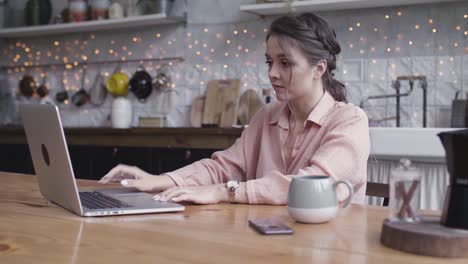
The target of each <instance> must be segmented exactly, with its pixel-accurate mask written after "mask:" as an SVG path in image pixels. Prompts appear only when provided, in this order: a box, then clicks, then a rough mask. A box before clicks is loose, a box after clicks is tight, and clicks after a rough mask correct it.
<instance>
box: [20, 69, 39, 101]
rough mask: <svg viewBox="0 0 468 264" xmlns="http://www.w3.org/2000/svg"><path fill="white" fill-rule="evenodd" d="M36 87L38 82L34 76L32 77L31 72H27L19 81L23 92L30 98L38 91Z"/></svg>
mask: <svg viewBox="0 0 468 264" xmlns="http://www.w3.org/2000/svg"><path fill="white" fill-rule="evenodd" d="M36 89H37V84H36V81H35V80H34V77H32V76H31V75H29V74H25V75H24V76H23V78H22V79H21V80H20V82H19V90H20V92H21V94H22V95H23V96H25V97H28V98H30V97H32V96H33V95H34V94H35V93H36Z"/></svg>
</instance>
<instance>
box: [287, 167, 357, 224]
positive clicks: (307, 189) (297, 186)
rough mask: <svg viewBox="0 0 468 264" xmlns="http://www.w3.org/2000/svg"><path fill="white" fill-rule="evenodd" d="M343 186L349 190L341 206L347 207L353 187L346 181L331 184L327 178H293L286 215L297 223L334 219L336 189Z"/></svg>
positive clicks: (336, 207) (336, 201)
mask: <svg viewBox="0 0 468 264" xmlns="http://www.w3.org/2000/svg"><path fill="white" fill-rule="evenodd" d="M338 184H344V185H345V186H346V187H348V189H349V196H348V198H346V200H345V201H344V204H343V208H344V207H346V206H348V204H349V202H350V201H351V198H352V197H353V193H354V192H353V186H352V184H351V183H350V182H349V181H347V180H339V181H336V182H333V180H332V179H331V178H330V177H328V176H299V177H294V178H293V179H292V180H291V184H290V185H289V192H288V213H289V215H290V216H291V217H292V218H293V219H295V220H296V221H298V222H302V223H325V222H328V221H330V220H331V219H333V218H335V217H336V215H337V213H338V198H337V197H336V187H337V186H338Z"/></svg>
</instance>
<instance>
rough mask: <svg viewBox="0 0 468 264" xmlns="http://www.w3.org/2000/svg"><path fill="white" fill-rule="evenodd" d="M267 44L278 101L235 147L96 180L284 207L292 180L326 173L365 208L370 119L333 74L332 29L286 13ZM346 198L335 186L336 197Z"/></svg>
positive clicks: (174, 195) (164, 195) (170, 195)
mask: <svg viewBox="0 0 468 264" xmlns="http://www.w3.org/2000/svg"><path fill="white" fill-rule="evenodd" d="M266 41H267V45H266V47H267V48H266V54H265V57H266V63H267V64H268V75H269V79H270V82H271V84H272V86H273V89H274V91H275V94H276V98H277V101H276V102H273V103H270V104H267V105H265V106H264V107H262V108H261V109H260V110H259V111H258V112H257V113H256V114H255V115H254V117H253V118H252V120H251V121H250V125H249V127H248V128H246V129H245V130H244V131H243V133H242V135H241V137H240V138H239V139H237V141H236V142H235V143H234V145H233V146H231V147H230V148H229V149H227V150H224V151H219V152H216V153H214V154H213V156H212V158H211V159H203V160H200V161H197V162H195V163H193V164H191V165H188V166H186V167H184V168H181V169H178V170H176V171H173V172H170V173H165V174H162V175H161V176H158V177H154V175H151V174H148V173H146V172H144V171H142V170H140V169H139V168H136V167H130V166H126V165H118V166H117V167H115V168H113V169H112V170H111V171H110V172H109V173H108V174H107V175H105V176H104V177H103V178H102V179H101V182H102V183H106V182H109V181H121V184H122V185H124V186H128V187H137V188H138V189H140V190H142V191H148V192H160V193H159V194H157V195H155V196H154V199H155V200H160V201H174V202H181V201H190V202H194V203H200V204H210V203H219V202H236V203H249V204H275V205H282V204H286V200H287V192H288V188H289V183H290V181H291V178H292V177H295V176H298V175H328V176H330V177H332V178H333V179H335V180H337V179H347V180H349V181H350V182H351V183H352V184H353V185H354V190H355V195H354V198H353V201H354V202H357V203H363V202H364V195H365V183H366V178H367V159H368V156H369V147H370V146H369V127H368V120H367V116H366V115H365V113H364V112H363V111H362V110H361V109H360V108H358V107H356V106H354V105H352V104H348V103H347V102H346V90H345V87H344V85H343V84H341V83H340V82H338V81H337V80H335V79H334V77H333V76H334V74H333V70H335V68H336V55H337V54H338V53H340V50H341V49H340V46H339V44H338V42H337V40H336V37H335V32H334V31H333V29H332V28H331V27H330V26H329V25H328V23H327V22H326V21H325V20H324V19H323V18H321V17H319V16H317V15H315V14H312V13H305V14H302V15H298V16H293V15H288V16H283V17H280V18H278V19H276V20H275V21H274V22H273V23H272V25H271V27H270V30H269V32H268V34H267V38H266ZM346 197H347V193H346V190H345V188H343V189H338V199H339V200H340V201H341V200H344V199H345V198H346Z"/></svg>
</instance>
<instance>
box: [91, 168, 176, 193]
mask: <svg viewBox="0 0 468 264" xmlns="http://www.w3.org/2000/svg"><path fill="white" fill-rule="evenodd" d="M99 182H100V183H108V182H120V183H121V184H122V185H123V186H125V187H136V188H137V189H138V190H140V191H144V192H160V191H164V190H167V189H169V188H171V187H175V186H176V184H175V182H174V181H173V180H172V179H171V178H170V177H169V176H165V175H162V176H155V175H152V174H149V173H147V172H145V171H143V170H141V169H140V168H138V167H135V166H128V165H123V164H119V165H117V166H115V167H114V168H113V169H112V170H110V171H109V172H108V173H107V174H106V175H104V177H102V178H101V180H100V181H99Z"/></svg>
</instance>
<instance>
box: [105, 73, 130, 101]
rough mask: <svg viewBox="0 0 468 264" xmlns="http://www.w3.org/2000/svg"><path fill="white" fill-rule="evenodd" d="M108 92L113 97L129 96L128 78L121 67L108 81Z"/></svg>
mask: <svg viewBox="0 0 468 264" xmlns="http://www.w3.org/2000/svg"><path fill="white" fill-rule="evenodd" d="M106 87H107V91H108V92H109V93H110V94H112V95H113V96H127V94H128V76H127V74H125V73H124V72H122V70H121V69H120V65H117V67H116V68H115V70H114V73H113V74H112V75H111V76H110V77H109V79H107V83H106Z"/></svg>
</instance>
